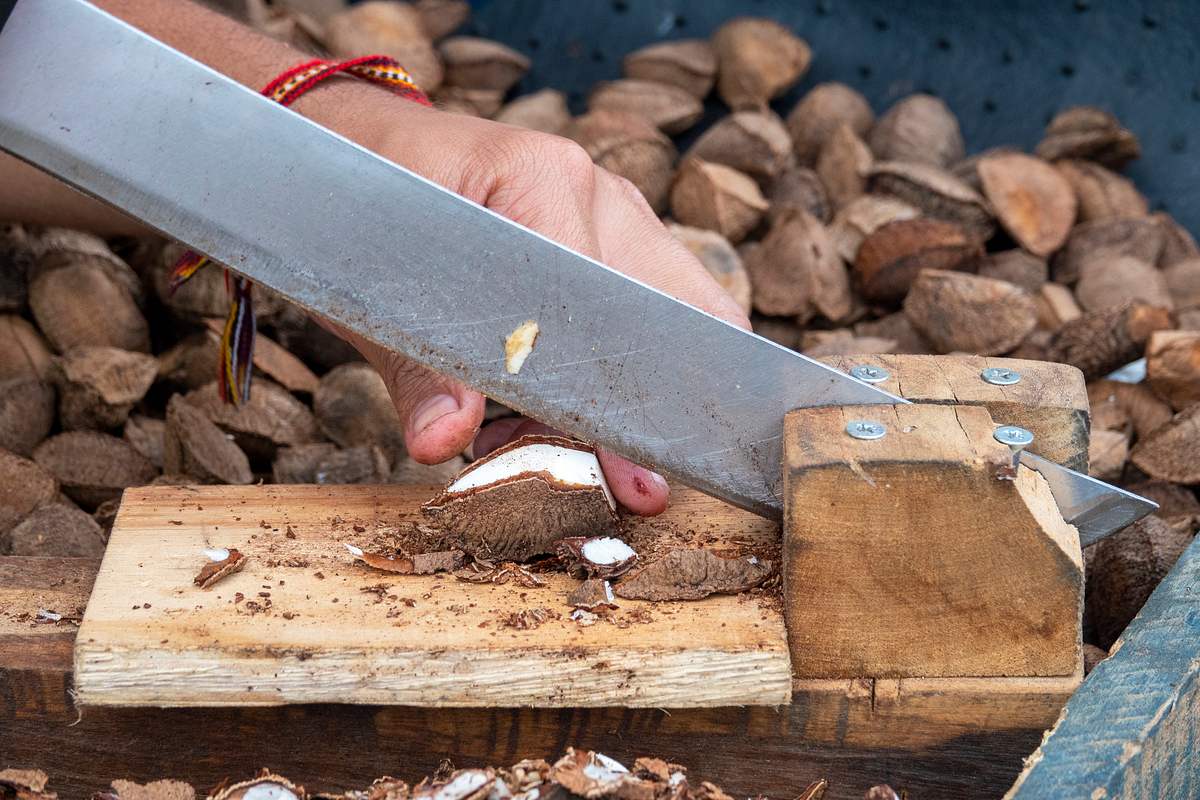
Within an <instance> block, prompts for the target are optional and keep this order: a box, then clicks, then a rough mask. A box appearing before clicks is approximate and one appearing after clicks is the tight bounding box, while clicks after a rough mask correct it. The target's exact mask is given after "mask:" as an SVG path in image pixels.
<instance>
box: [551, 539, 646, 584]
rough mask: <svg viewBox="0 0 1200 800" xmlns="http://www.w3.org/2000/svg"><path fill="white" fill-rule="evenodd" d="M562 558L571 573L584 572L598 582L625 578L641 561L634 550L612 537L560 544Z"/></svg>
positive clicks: (562, 542) (570, 540)
mask: <svg viewBox="0 0 1200 800" xmlns="http://www.w3.org/2000/svg"><path fill="white" fill-rule="evenodd" d="M558 555H559V558H561V559H562V560H563V561H564V562H566V564H567V571H568V572H575V571H577V570H582V571H583V572H585V573H587V574H588V575H590V576H592V577H597V578H615V577H616V576H618V575H624V574H625V573H626V572H628V571H629V570H631V569H632V568H633V565H634V564H636V563H637V559H638V554H637V553H636V552H634V549H633V548H632V547H630V546H629V545H627V544H625V542H623V541H622V540H620V539H616V538H614V537H611V536H569V537H567V538H566V539H563V540H562V541H561V542H559V543H558Z"/></svg>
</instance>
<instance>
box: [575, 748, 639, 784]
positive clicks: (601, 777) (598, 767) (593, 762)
mask: <svg viewBox="0 0 1200 800" xmlns="http://www.w3.org/2000/svg"><path fill="white" fill-rule="evenodd" d="M583 774H584V775H586V776H588V777H589V778H591V779H592V780H594V781H597V782H598V783H611V782H613V781H616V780H620V779H621V776H622V775H628V774H629V770H627V769H626V768H625V765H624V764H622V763H621V762H620V761H617V760H616V759H613V758H609V757H608V756H606V755H604V753H592V757H591V758H590V759H589V760H588V763H587V764H585V765H584V767H583Z"/></svg>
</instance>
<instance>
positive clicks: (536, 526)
mask: <svg viewBox="0 0 1200 800" xmlns="http://www.w3.org/2000/svg"><path fill="white" fill-rule="evenodd" d="M421 510H422V512H423V513H424V514H425V515H426V516H427V517H428V518H429V519H430V520H431V521H432V522H433V523H434V524H436V525H437V526H439V527H441V528H443V529H445V530H446V531H447V532H448V533H449V534H450V535H451V538H452V540H453V541H454V545H455V546H456V547H458V548H460V549H462V550H464V551H466V552H467V553H468V554H470V555H472V556H474V557H476V558H497V559H510V560H517V561H522V560H525V559H528V558H531V557H533V556H535V555H539V554H542V553H553V552H554V551H555V548H556V547H557V544H558V542H559V540H561V539H563V538H566V537H569V536H595V535H599V534H608V533H614V532H615V531H616V529H617V524H618V517H617V512H616V501H615V500H614V499H613V498H612V495H611V493H610V492H609V489H608V484H607V483H606V482H605V480H604V474H603V472H602V470H601V469H600V462H599V461H597V459H596V454H595V450H593V449H592V448H591V447H590V446H589V445H586V444H584V443H582V442H577V441H574V440H571V439H565V438H563V437H559V436H538V435H534V436H523V437H521V438H520V439H517V440H516V441H515V442H510V443H509V444H507V445H505V446H504V447H501V448H499V449H497V450H495V451H493V452H491V453H489V454H488V455H486V456H484V457H483V458H481V459H479V460H478V461H475V462H474V463H472V464H470V465H469V466H467V468H466V469H464V470H463V471H462V472H460V473H459V474H458V476H457V477H456V478H455V479H454V480H453V481H451V482H450V484H449V485H448V486H447V487H446V488H445V489H444V490H443V491H442V492H441V493H440V494H438V495H437V496H436V497H434V498H433V499H432V500H430V501H429V502H428V503H426V504H425V505H423V506H422V507H421Z"/></svg>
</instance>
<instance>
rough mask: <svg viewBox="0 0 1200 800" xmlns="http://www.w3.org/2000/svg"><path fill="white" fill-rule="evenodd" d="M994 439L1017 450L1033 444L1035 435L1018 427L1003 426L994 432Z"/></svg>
mask: <svg viewBox="0 0 1200 800" xmlns="http://www.w3.org/2000/svg"><path fill="white" fill-rule="evenodd" d="M992 438H994V439H995V440H996V441H997V442H1000V443H1001V444H1006V445H1008V446H1009V447H1012V448H1014V449H1016V450H1020V449H1021V448H1024V447H1027V446H1029V445H1030V444H1032V443H1033V434H1032V433H1031V432H1029V431H1027V430H1025V429H1024V428H1018V427H1017V426H1016V425H1001V426H1000V427H999V428H996V430H995V431H993V432H992Z"/></svg>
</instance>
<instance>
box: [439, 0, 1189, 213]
mask: <svg viewBox="0 0 1200 800" xmlns="http://www.w3.org/2000/svg"><path fill="white" fill-rule="evenodd" d="M474 5H475V13H474V17H473V20H472V22H471V23H470V24H469V25H468V26H466V27H465V28H464V30H463V31H462V32H463V33H472V34H476V35H479V36H486V37H489V38H493V39H498V40H500V41H502V42H504V43H506V44H508V45H509V46H511V47H513V48H515V49H517V50H519V51H521V52H522V53H525V54H526V55H528V56H529V57H530V58H531V59H532V60H533V69H532V70H531V71H530V73H529V74H528V75H527V76H526V77H525V79H524V80H523V81H522V82H521V84H520V85H519V86H518V87H517V89H516V92H517V93H525V92H529V91H532V90H535V89H540V88H543V87H546V86H550V87H553V88H556V89H560V90H562V91H564V92H566V93H567V94H568V96H569V98H570V103H571V108H572V111H574V112H576V113H578V112H581V111H583V110H584V107H585V105H586V97H587V94H588V91H589V90H590V88H591V87H592V85H593V84H595V83H596V82H597V81H601V80H608V79H612V78H617V77H619V76H620V72H621V57H622V56H623V55H624V54H625V53H627V52H629V51H630V50H634V49H637V48H639V47H642V46H643V45H646V44H649V43H652V42H657V41H663V40H668V39H682V38H694V37H707V36H708V35H709V34H710V33H712V31H713V30H714V29H715V28H716V27H717V26H719V25H720V24H721V22H723V21H724V20H726V19H729V18H730V17H733V16H737V15H739V14H749V15H755V16H764V17H770V18H772V19H775V20H778V21H779V22H781V23H783V24H785V25H787V26H789V27H790V28H792V29H793V30H794V31H796V33H797V34H798V35H800V36H802V37H803V38H804V39H806V40H807V41H808V43H809V45H810V46H811V47H812V50H813V62H812V66H811V67H810V69H809V71H808V73H807V74H806V75H805V76H804V78H803V80H802V81H801V82H800V84H799V85H798V86H796V87H795V88H794V89H793V90H792V91H790V92H789V93H788V94H787V95H785V96H784V97H782V98H780V99H779V100H777V101H776V102H775V103H774V104H773V105H774V107H775V110H776V111H777V112H779V113H780V114H783V115H786V114H787V112H788V111H790V110H791V108H792V106H794V105H795V103H796V101H797V100H798V99H799V98H800V97H801V96H803V94H804V93H805V92H806V91H807V90H808V89H809V88H811V87H812V86H813V85H815V84H817V83H820V82H822V81H830V80H836V81H842V82H844V83H847V84H849V85H851V86H853V87H854V88H856V89H858V90H859V91H860V92H862V93H863V94H865V95H866V97H867V99H868V100H869V101H870V102H871V105H872V106H873V107H874V108H875V112H876V113H877V114H879V113H882V112H883V111H884V110H886V109H887V108H888V106H890V105H891V104H892V103H893V102H894V101H895V100H897V99H898V98H901V97H903V96H904V95H906V94H910V93H912V92H918V91H919V92H928V93H930V94H935V95H937V96H939V97H941V98H942V99H943V100H945V101H946V102H947V103H948V104H949V105H950V107H951V108H952V109H953V110H954V112H955V113H956V114H957V115H958V117H959V120H960V122H961V125H962V130H963V136H964V138H965V139H966V142H967V151H968V153H972V152H977V151H979V150H983V149H986V148H988V147H992V146H995V145H1000V144H1012V145H1016V146H1018V147H1020V148H1022V149H1026V150H1031V149H1032V148H1033V146H1034V145H1035V144H1036V143H1037V142H1038V140H1039V139H1040V138H1041V134H1042V129H1043V127H1044V126H1045V124H1046V123H1047V122H1048V121H1049V119H1050V117H1051V116H1052V115H1053V114H1054V113H1055V112H1056V111H1057V110H1059V109H1062V108H1065V107H1067V106H1070V105H1079V104H1088V105H1096V106H1100V107H1102V108H1104V109H1107V110H1109V111H1111V112H1113V113H1115V114H1116V115H1117V116H1118V117H1119V118H1120V119H1121V121H1122V122H1123V123H1124V124H1125V126H1126V127H1128V128H1130V129H1131V130H1132V131H1133V132H1134V133H1136V134H1137V136H1138V138H1139V139H1140V140H1141V143H1142V158H1141V159H1140V160H1139V161H1135V162H1133V163H1132V164H1130V165H1129V166H1128V167H1127V168H1126V169H1125V173H1126V174H1127V175H1129V176H1130V177H1131V178H1133V180H1134V181H1135V182H1136V183H1137V185H1138V188H1140V189H1141V190H1142V191H1143V192H1144V193H1145V194H1146V196H1147V197H1148V198H1149V199H1150V203H1151V206H1152V207H1153V208H1155V209H1166V210H1167V211H1169V212H1171V213H1172V214H1173V215H1175V217H1176V218H1177V219H1178V220H1179V221H1180V222H1182V223H1183V224H1184V225H1185V226H1186V227H1187V228H1188V229H1189V230H1191V231H1192V233H1193V234H1200V162H1198V161H1197V155H1200V0H1195V2H1187V1H1186V0H1185V1H1183V2H1150V0H1142V1H1141V2H1138V1H1137V0H1134V1H1133V2H1118V1H1117V0H1049V1H1048V2H1034V1H1033V0H1018V2H1007V3H1000V2H997V3H984V2H948V0H930V1H929V2H901V1H900V0H891V2H888V0H853V2H852V1H851V0H798V1H793V2H787V1H786V0H474ZM726 112H727V110H726V109H725V107H724V106H723V105H722V104H721V102H720V101H719V100H717V99H716V94H715V92H714V94H713V96H712V97H711V98H710V100H709V109H708V115H707V117H706V119H705V121H704V122H702V123H701V125H699V126H697V127H696V128H695V129H693V130H692V131H689V132H688V134H687V135H686V136H685V137H684V138H683V139H682V140H680V144H681V149H682V148H683V147H686V146H687V144H688V143H689V142H690V141H691V139H693V138H694V137H695V136H696V134H697V133H699V131H700V130H702V129H703V128H704V126H705V125H707V124H708V123H709V122H711V121H712V120H713V119H715V118H717V117H718V116H720V115H721V114H724V113H726Z"/></svg>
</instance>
